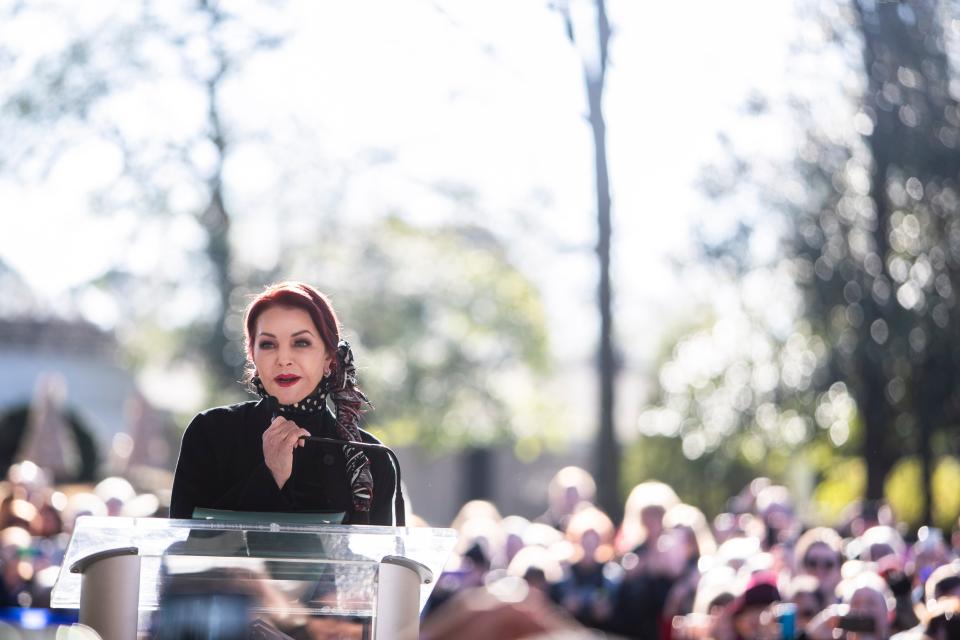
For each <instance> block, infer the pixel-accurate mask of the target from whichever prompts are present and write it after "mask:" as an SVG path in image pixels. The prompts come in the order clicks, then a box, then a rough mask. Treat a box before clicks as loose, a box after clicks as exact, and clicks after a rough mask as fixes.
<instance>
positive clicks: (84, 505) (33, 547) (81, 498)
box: [0, 461, 164, 609]
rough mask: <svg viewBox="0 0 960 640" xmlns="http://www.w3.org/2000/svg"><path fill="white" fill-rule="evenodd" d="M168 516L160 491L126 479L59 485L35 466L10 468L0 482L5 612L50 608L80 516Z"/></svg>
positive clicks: (0, 594)
mask: <svg viewBox="0 0 960 640" xmlns="http://www.w3.org/2000/svg"><path fill="white" fill-rule="evenodd" d="M84 515H92V516H120V515H122V516H132V517H149V516H155V515H164V509H163V508H162V507H161V501H160V499H159V498H158V497H157V495H156V494H155V493H152V492H147V493H140V494H138V493H137V492H136V491H135V490H134V488H133V486H132V485H131V484H130V482H128V481H127V480H125V479H123V478H120V477H115V476H114V477H108V478H106V479H104V480H101V481H100V482H99V483H97V484H95V485H88V484H77V485H54V484H52V483H51V482H50V480H49V478H48V476H47V474H46V473H45V472H44V471H43V470H42V469H40V468H39V467H37V465H36V464H34V463H32V462H29V461H24V462H19V463H16V464H14V465H11V466H10V468H9V469H8V471H7V477H6V479H5V480H3V481H2V482H0V577H2V579H0V608H7V607H20V608H26V607H29V608H40V609H42V608H48V607H49V606H50V592H51V590H52V589H53V585H54V583H55V582H56V580H57V575H58V574H59V572H60V565H61V564H62V562H63V557H64V554H65V552H66V549H67V543H68V542H69V540H70V534H71V532H72V531H73V526H74V523H75V522H76V519H77V518H79V517H80V516H84Z"/></svg>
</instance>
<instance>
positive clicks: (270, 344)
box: [260, 341, 273, 349]
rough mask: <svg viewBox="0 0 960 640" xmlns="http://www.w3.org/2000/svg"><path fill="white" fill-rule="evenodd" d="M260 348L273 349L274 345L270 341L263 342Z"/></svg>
mask: <svg viewBox="0 0 960 640" xmlns="http://www.w3.org/2000/svg"><path fill="white" fill-rule="evenodd" d="M260 348H261V349H272V348H273V343H272V342H268V341H263V342H261V343H260Z"/></svg>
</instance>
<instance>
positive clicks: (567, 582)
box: [422, 467, 960, 640]
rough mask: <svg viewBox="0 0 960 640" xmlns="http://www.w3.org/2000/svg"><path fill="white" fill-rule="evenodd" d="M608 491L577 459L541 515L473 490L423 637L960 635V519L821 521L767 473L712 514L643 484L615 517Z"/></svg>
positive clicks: (685, 639) (857, 514) (877, 511)
mask: <svg viewBox="0 0 960 640" xmlns="http://www.w3.org/2000/svg"><path fill="white" fill-rule="evenodd" d="M594 492H595V485H594V481H593V479H592V478H591V477H590V475H589V474H588V473H587V472H585V471H584V470H582V469H579V468H577V467H567V468H565V469H562V470H561V471H560V472H558V473H557V474H556V476H555V477H554V478H553V480H552V481H551V483H550V485H549V488H548V501H549V507H548V509H547V511H546V512H545V513H543V514H542V515H541V516H540V517H538V518H536V519H534V520H527V519H525V518H521V517H518V516H507V517H503V516H502V515H501V514H500V513H499V512H498V510H497V508H496V507H495V506H494V505H493V504H491V503H489V502H485V501H473V502H469V503H467V504H465V505H464V506H463V508H462V509H461V511H460V513H459V515H458V516H457V517H456V519H455V520H454V522H453V524H452V526H453V527H454V528H455V529H457V530H458V532H459V540H458V550H457V554H456V557H455V558H454V559H453V560H452V562H451V563H450V564H449V565H448V569H447V570H446V571H445V572H444V574H443V575H442V576H441V578H440V580H439V582H438V584H437V586H436V589H435V590H434V593H433V596H432V597H431V600H430V602H429V603H428V606H427V610H426V612H425V615H424V622H423V635H422V637H424V638H428V639H429V640H439V639H447V638H451V639H452V638H458V639H461V640H464V639H466V640H469V639H470V638H498V639H507V638H526V637H543V638H547V637H549V638H554V637H571V638H580V637H594V636H596V637H623V638H641V639H643V640H787V639H792V638H805V639H808V640H836V639H838V638H850V639H851V640H860V639H863V640H872V639H877V640H879V639H886V638H894V639H896V640H909V639H917V640H919V639H921V638H934V639H938V640H942V639H947V638H950V639H960V531H958V529H957V525H956V524H955V525H954V528H953V531H951V532H949V533H948V535H945V534H944V533H943V532H941V531H940V530H938V529H934V528H931V527H922V528H920V529H919V530H916V531H908V530H906V528H905V527H904V526H903V525H902V524H901V523H898V522H896V521H895V519H894V516H893V513H892V512H891V510H890V509H889V507H887V506H885V505H882V504H871V503H856V504H853V505H850V506H849V508H848V509H847V512H846V515H845V517H844V518H843V521H842V523H840V524H839V525H838V526H836V527H834V528H830V527H823V526H809V525H808V523H805V522H803V521H802V520H801V518H799V517H798V513H797V508H796V505H795V503H794V500H793V497H792V496H791V494H790V491H789V490H788V489H787V488H786V487H784V486H780V485H776V484H773V483H772V482H771V481H770V480H768V479H766V478H758V479H756V480H754V481H753V482H751V483H750V484H749V485H748V486H747V487H745V488H744V489H743V490H742V491H741V492H740V493H739V494H738V495H735V496H732V497H731V498H730V499H729V500H728V504H727V511H726V512H724V513H721V514H719V515H717V516H716V517H714V518H713V519H712V520H708V519H707V518H706V517H705V515H704V514H703V513H702V512H701V511H700V510H699V509H698V508H697V507H695V506H693V505H689V504H685V503H683V502H682V501H681V500H680V499H679V497H678V496H677V494H676V493H675V492H674V490H673V489H672V488H671V487H670V486H668V485H666V484H664V483H661V482H655V481H650V482H644V483H641V484H639V485H637V486H636V487H635V488H634V489H633V490H632V491H631V493H630V495H629V497H628V499H627V501H626V504H625V509H624V518H623V522H622V524H621V525H620V526H615V524H614V523H613V522H612V521H611V518H610V517H609V516H608V515H607V514H605V513H604V512H603V511H602V510H601V509H599V508H598V507H597V506H596V505H595V504H594Z"/></svg>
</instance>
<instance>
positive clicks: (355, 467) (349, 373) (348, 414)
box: [252, 340, 373, 524]
mask: <svg viewBox="0 0 960 640" xmlns="http://www.w3.org/2000/svg"><path fill="white" fill-rule="evenodd" d="M252 382H253V386H254V388H255V389H256V391H257V395H259V396H260V397H261V398H268V397H272V396H270V394H269V393H267V390H266V388H264V386H263V382H262V381H261V380H260V377H259V376H254V377H253V380H252ZM328 396H329V397H330V398H331V399H332V400H333V404H334V406H335V407H336V409H337V420H336V425H337V437H338V438H339V439H340V440H355V441H357V442H360V441H361V439H360V411H361V408H362V407H363V405H364V404H366V405H367V406H372V405H370V401H369V400H367V397H366V396H365V395H363V392H361V391H360V389H359V388H358V387H357V368H356V366H355V365H354V364H353V351H352V350H351V349H350V343H349V342H347V341H346V340H341V341H340V343H339V344H338V345H337V366H336V369H335V370H334V371H333V372H331V374H330V375H328V376H325V377H324V378H323V379H322V380H321V381H320V384H319V385H317V388H316V389H314V391H313V393H311V394H310V395H308V396H307V397H306V398H304V399H303V400H301V401H300V402H297V403H294V404H280V403H277V411H278V412H279V413H280V415H282V416H283V417H284V418H287V419H289V420H293V421H294V422H296V419H297V418H298V417H301V416H311V415H316V414H320V413H323V411H324V410H325V409H326V408H327V397H328ZM274 400H276V398H274ZM343 455H344V457H345V458H346V461H347V462H346V466H347V476H348V478H349V479H350V490H351V492H352V494H353V509H354V511H356V512H360V513H359V514H357V515H359V516H360V517H359V518H358V517H354V518H352V519H351V522H353V523H354V524H360V523H362V522H363V521H364V520H365V521H369V517H370V505H371V503H372V502H373V475H372V474H371V472H370V460H369V459H368V458H367V456H366V454H365V453H363V451H362V450H361V449H358V448H357V447H352V446H350V445H347V444H345V445H343Z"/></svg>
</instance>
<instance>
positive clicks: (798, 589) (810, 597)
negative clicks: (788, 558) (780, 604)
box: [784, 574, 827, 629]
mask: <svg viewBox="0 0 960 640" xmlns="http://www.w3.org/2000/svg"><path fill="white" fill-rule="evenodd" d="M784 596H785V600H784V601H785V602H789V603H791V604H792V605H793V606H794V611H795V615H796V622H795V624H794V626H795V628H796V629H804V628H806V626H807V625H808V624H810V621H811V620H813V618H814V617H815V616H816V615H817V614H818V613H820V612H821V611H822V610H823V609H824V608H825V607H826V606H827V601H826V600H825V599H824V595H823V590H822V589H821V587H820V580H818V579H817V578H816V576H813V575H809V574H801V575H797V576H794V577H793V579H792V580H790V581H789V583H788V584H787V589H786V592H785V594H784Z"/></svg>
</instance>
